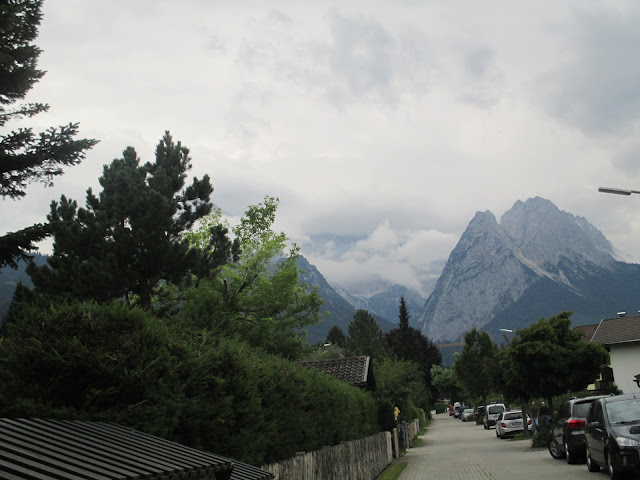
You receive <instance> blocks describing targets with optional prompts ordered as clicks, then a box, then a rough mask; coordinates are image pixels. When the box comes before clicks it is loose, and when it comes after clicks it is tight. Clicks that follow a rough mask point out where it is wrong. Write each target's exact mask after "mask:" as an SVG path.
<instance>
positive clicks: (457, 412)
mask: <svg viewBox="0 0 640 480" xmlns="http://www.w3.org/2000/svg"><path fill="white" fill-rule="evenodd" d="M461 406H462V405H460V402H456V403H454V404H453V418H460V414H461V413H462V410H460V407H461Z"/></svg>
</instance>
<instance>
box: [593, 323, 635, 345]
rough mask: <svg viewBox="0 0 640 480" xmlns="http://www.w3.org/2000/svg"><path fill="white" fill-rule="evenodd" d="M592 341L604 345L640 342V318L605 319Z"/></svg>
mask: <svg viewBox="0 0 640 480" xmlns="http://www.w3.org/2000/svg"><path fill="white" fill-rule="evenodd" d="M591 341H592V342H597V343H600V344H602V345H614V344H616V343H628V342H640V316H633V317H615V318H605V319H604V320H602V321H601V322H600V325H598V328H597V329H596V331H595V333H594V334H593V338H592V339H591Z"/></svg>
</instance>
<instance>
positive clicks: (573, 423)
mask: <svg viewBox="0 0 640 480" xmlns="http://www.w3.org/2000/svg"><path fill="white" fill-rule="evenodd" d="M584 426H585V421H584V420H569V421H568V422H567V428H568V429H569V430H577V429H580V428H584Z"/></svg>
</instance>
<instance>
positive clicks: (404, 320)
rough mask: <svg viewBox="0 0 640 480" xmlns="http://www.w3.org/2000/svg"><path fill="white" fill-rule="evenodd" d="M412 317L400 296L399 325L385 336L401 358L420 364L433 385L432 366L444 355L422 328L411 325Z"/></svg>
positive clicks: (392, 350)
mask: <svg viewBox="0 0 640 480" xmlns="http://www.w3.org/2000/svg"><path fill="white" fill-rule="evenodd" d="M410 317H411V316H410V314H409V310H408V308H407V304H406V303H405V300H404V297H400V307H399V311H398V318H399V323H398V326H397V327H396V328H394V329H393V330H391V331H389V332H387V333H386V334H385V336H384V338H385V340H386V342H387V344H388V345H389V350H390V351H391V353H392V354H394V355H396V356H397V357H398V358H399V359H400V360H405V361H412V362H416V363H417V364H418V365H420V367H421V368H422V371H423V372H424V378H425V381H426V383H427V385H431V380H432V379H431V367H432V366H433V365H440V364H441V363H442V355H441V354H440V350H438V347H437V346H436V345H435V344H434V343H433V342H432V341H431V340H429V339H428V338H427V337H425V336H424V335H423V334H422V332H421V331H420V330H418V329H416V328H413V327H410V326H409V319H410ZM434 393H435V392H434Z"/></svg>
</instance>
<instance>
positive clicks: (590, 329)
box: [573, 323, 598, 342]
mask: <svg viewBox="0 0 640 480" xmlns="http://www.w3.org/2000/svg"><path fill="white" fill-rule="evenodd" d="M573 329H574V330H575V331H576V332H578V333H581V334H582V338H583V340H584V341H585V342H590V341H591V338H593V334H594V333H596V330H597V329H598V324H597V323H595V324H593V325H580V326H579V327H573Z"/></svg>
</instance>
